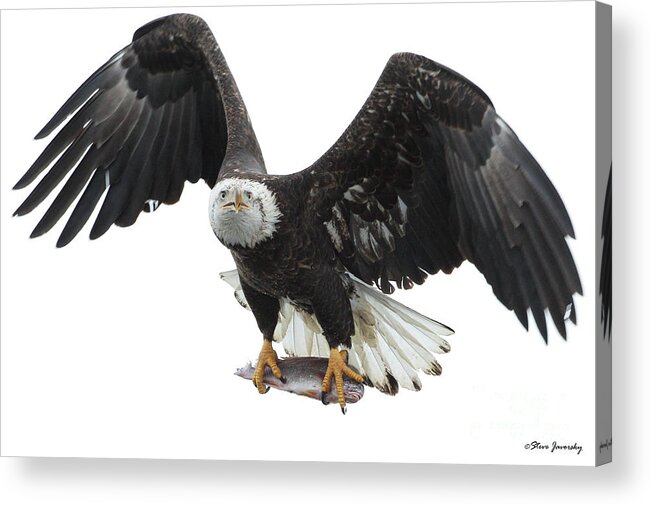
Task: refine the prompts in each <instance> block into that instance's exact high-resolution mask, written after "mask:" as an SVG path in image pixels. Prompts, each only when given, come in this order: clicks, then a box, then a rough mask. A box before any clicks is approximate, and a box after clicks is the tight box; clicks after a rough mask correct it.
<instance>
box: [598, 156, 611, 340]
mask: <svg viewBox="0 0 651 506" xmlns="http://www.w3.org/2000/svg"><path fill="white" fill-rule="evenodd" d="M601 240H602V241H603V250H602V254H601V273H600V276H599V293H600V294H601V326H602V328H603V331H604V337H606V334H608V339H610V336H611V334H612V327H613V308H612V304H613V167H612V165H611V166H610V172H609V173H608V184H607V186H606V196H605V199H604V215H603V219H602V221H601Z"/></svg>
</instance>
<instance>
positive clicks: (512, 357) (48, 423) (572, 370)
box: [2, 2, 595, 465]
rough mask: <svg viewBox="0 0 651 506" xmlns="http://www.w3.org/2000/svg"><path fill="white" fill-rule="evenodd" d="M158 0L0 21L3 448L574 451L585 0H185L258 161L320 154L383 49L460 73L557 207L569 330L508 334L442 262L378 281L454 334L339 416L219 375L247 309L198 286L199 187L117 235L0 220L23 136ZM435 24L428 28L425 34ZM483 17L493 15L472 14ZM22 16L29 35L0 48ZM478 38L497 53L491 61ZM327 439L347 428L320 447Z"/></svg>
mask: <svg viewBox="0 0 651 506" xmlns="http://www.w3.org/2000/svg"><path fill="white" fill-rule="evenodd" d="M168 12H169V10H165V11H152V10H150V9H144V10H136V9H130V10H126V11H123V10H116V9H113V10H82V11H80V10H77V11H71V10H60V11H40V12H35V11H20V12H16V11H14V12H7V13H5V14H4V16H3V34H2V35H3V40H4V41H6V42H5V43H4V44H3V104H2V109H3V115H2V121H3V126H4V128H3V146H5V148H4V149H3V153H2V154H3V159H2V166H3V168H5V169H4V170H3V171H2V188H3V189H4V190H5V191H4V193H3V197H5V198H4V199H3V202H2V231H3V232H2V280H3V281H2V304H3V307H2V312H3V319H2V336H3V349H2V351H3V363H2V365H3V377H2V379H3V385H2V388H3V390H2V394H3V418H2V423H3V432H2V446H3V454H5V455H18V456H25V455H26V456H90V457H150V458H151V457H153V458H157V457H167V458H222V459H247V460H248V459H256V460H257V459H266V458H274V459H279V460H295V459H296V460H333V461H338V460H345V461H387V462H396V461H403V462H454V463H457V462H458V463H467V462H473V463H477V462H479V463H502V464H503V463H545V464H560V463H566V464H571V465H579V464H583V465H585V464H590V463H592V462H594V441H595V436H594V387H593V385H594V351H593V346H594V344H593V343H594V335H595V334H594V318H593V317H592V316H591V314H592V309H593V302H592V301H593V300H594V296H595V288H594V279H593V276H591V274H592V273H593V272H594V235H593V234H594V194H595V191H594V178H593V176H592V175H591V173H592V171H593V167H594V134H593V132H594V91H593V90H594V29H593V27H594V9H593V7H592V5H591V4H587V3H581V2H579V3H570V4H560V3H556V4H544V3H535V4H520V5H513V4H506V3H502V4H495V5H472V4H465V5H426V6H416V5H412V6H404V5H403V6H397V5H393V6H339V7H336V6H314V7H293V8H292V7H266V8H265V7H260V8H239V7H233V8H219V9H208V10H203V11H202V10H195V9H193V12H196V13H197V14H199V15H201V16H202V17H204V19H206V20H207V21H208V23H209V24H210V26H211V28H212V30H213V31H214V33H215V34H217V38H218V40H219V41H220V44H221V47H222V50H223V52H224V54H225V55H226V58H227V60H228V62H229V64H230V66H231V70H232V72H233V74H234V75H235V76H236V79H237V81H238V83H239V86H240V88H241V92H242V95H243V97H244V100H245V102H246V104H247V107H248V108H249V110H250V114H251V118H252V121H253V124H254V125H255V127H256V130H257V133H258V136H259V138H260V142H261V147H262V151H263V153H264V154H265V156H266V159H267V165H268V168H269V170H270V171H271V172H276V173H277V172H281V173H282V172H285V173H287V172H293V171H296V170H300V169H302V168H304V167H306V166H308V165H309V164H310V163H311V162H312V161H313V160H314V159H315V158H316V157H318V156H320V155H321V154H322V153H323V152H324V151H325V150H326V149H327V148H328V147H329V146H330V145H331V144H332V143H333V142H334V141H335V140H336V138H337V137H338V136H339V135H340V134H341V132H343V130H344V129H345V127H346V126H347V124H348V123H349V122H350V120H351V119H352V117H353V116H354V115H355V114H356V113H357V111H358V109H359V107H360V106H361V104H362V103H363V102H364V100H365V99H366V97H367V95H368V93H369V92H370V89H371V88H372V86H373V85H374V83H375V81H376V80H377V78H378V76H379V75H380V72H381V70H382V68H383V67H384V65H385V63H386V60H387V59H388V57H389V56H390V55H391V54H392V53H394V52H396V51H399V50H409V51H412V52H415V53H420V54H425V55H430V56H432V57H436V58H437V59H438V60H439V61H441V62H443V63H445V64H448V65H450V66H453V67H454V68H455V69H457V70H458V71H459V72H461V73H463V74H466V75H468V76H470V77H471V79H472V80H473V81H475V82H476V83H480V85H481V86H482V87H483V89H484V90H485V91H486V93H487V94H488V95H489V96H490V97H492V100H493V102H494V103H495V105H496V108H497V110H498V112H499V113H501V114H502V115H503V117H504V118H505V119H506V121H507V122H509V123H510V124H511V125H512V127H513V128H514V130H515V131H516V132H518V134H519V135H520V138H521V139H522V141H523V142H524V143H525V145H526V146H527V147H528V148H529V149H530V150H531V151H532V152H533V153H534V155H535V156H536V157H537V158H538V160H539V162H540V164H541V165H542V166H543V167H546V168H547V173H548V175H549V177H550V178H551V180H552V181H553V182H554V184H555V185H556V186H557V188H558V190H559V192H560V194H561V196H562V198H563V199H564V201H565V203H566V206H567V207H568V209H569V212H570V216H571V218H572V220H573V224H574V227H575V231H576V235H577V237H578V240H577V241H572V242H571V248H572V250H573V252H574V255H575V258H576V263H577V265H578V267H579V271H580V275H581V277H582V281H583V288H584V297H577V301H576V305H577V313H578V315H579V316H578V318H579V326H578V327H574V326H573V325H571V326H570V327H569V328H568V333H569V340H568V342H564V341H563V340H562V339H561V338H560V337H559V335H558V334H557V333H556V331H555V330H551V332H550V336H549V337H550V342H549V345H545V344H544V341H543V340H542V338H541V336H540V335H539V334H538V332H537V330H536V331H533V332H530V333H529V334H527V332H526V330H525V329H524V328H522V326H521V325H520V323H519V322H518V320H517V319H516V318H515V315H513V314H509V312H508V311H506V310H505V309H504V308H503V307H502V306H501V304H500V303H499V302H498V301H497V300H496V299H495V297H494V295H493V293H492V290H491V288H490V287H489V286H488V285H487V284H486V283H485V281H484V280H483V277H482V276H481V275H480V274H479V273H478V272H477V271H476V269H475V268H474V267H472V266H471V265H470V264H468V265H464V267H463V269H460V271H459V272H456V273H454V274H453V275H451V276H441V275H439V276H436V277H434V278H433V279H431V280H429V282H428V283H426V284H425V285H424V286H423V287H418V288H416V289H414V290H411V291H409V292H406V293H399V294H397V295H396V296H397V297H399V298H400V299H401V300H403V301H404V302H405V303H407V304H408V305H409V306H411V307H414V308H417V309H419V310H420V311H422V312H424V313H426V314H428V315H431V316H432V317H434V318H436V319H439V320H441V321H443V322H444V323H446V324H448V325H450V326H452V327H453V328H454V329H455V330H456V334H455V335H454V336H452V337H450V339H449V340H450V342H451V345H452V349H453V351H452V352H451V353H450V354H449V355H448V356H445V357H442V358H441V359H440V361H441V362H442V364H443V368H444V374H443V375H442V376H441V377H440V378H426V379H425V380H424V381H425V385H424V388H423V391H421V392H419V393H418V394H413V393H411V392H404V393H401V394H400V395H398V396H397V397H395V398H390V397H387V396H384V395H380V394H379V393H378V392H377V391H368V392H367V394H366V398H365V399H364V401H363V402H362V403H360V404H359V405H358V406H352V407H351V408H350V414H349V415H348V416H346V417H343V416H341V414H340V413H339V410H338V409H337V408H336V406H331V407H330V408H329V409H326V408H324V407H323V406H322V405H320V404H319V403H318V402H313V401H309V400H306V399H300V398H298V397H295V396H289V395H287V394H279V393H277V392H271V393H270V394H269V395H267V396H265V397H260V396H259V395H258V394H257V393H256V392H255V389H254V388H253V386H252V385H251V383H250V382H244V381H242V380H241V379H240V378H238V377H235V376H234V375H233V371H234V370H235V369H236V368H237V367H239V366H241V365H243V364H244V363H245V362H246V361H247V360H248V359H252V358H255V357H256V355H257V352H258V350H259V348H260V344H261V338H260V335H259V332H258V331H257V327H256V325H255V321H254V319H253V317H252V315H251V314H248V313H246V312H245V311H243V310H242V309H241V308H240V307H239V306H238V305H237V303H236V301H235V299H234V298H233V296H232V289H230V288H229V287H228V286H227V285H225V284H224V283H222V282H220V281H219V280H218V276H217V274H218V272H219V271H220V270H228V269H231V268H232V266H233V263H232V261H231V260H230V256H229V254H228V252H227V251H226V250H225V249H224V248H223V247H221V245H220V244H219V243H218V242H217V241H216V240H215V238H214V236H213V234H212V231H211V230H210V227H209V225H208V220H207V213H206V208H207V195H208V190H207V187H205V185H203V184H202V185H195V186H192V187H189V188H188V189H187V190H188V191H187V193H186V194H185V195H184V196H183V199H182V202H181V203H180V204H179V205H178V206H176V205H175V206H173V207H164V208H163V209H162V210H161V212H157V213H155V214H153V215H145V216H142V217H141V219H140V220H139V221H138V223H137V224H136V225H135V226H134V227H132V228H129V229H127V230H120V229H116V230H111V231H109V233H107V234H106V236H104V237H102V239H100V240H98V241H94V242H91V241H89V240H88V239H87V238H86V237H81V238H80V239H79V240H78V241H75V242H74V243H73V244H72V245H71V247H69V248H68V247H67V248H65V249H60V250H55V249H54V247H53V244H54V242H55V240H56V237H55V236H54V235H48V236H44V237H42V238H40V239H39V240H29V239H28V235H29V231H30V230H31V228H32V227H33V226H34V224H35V223H36V222H37V221H38V219H39V216H38V215H37V213H34V214H32V215H30V216H29V217H26V218H20V219H17V218H12V217H11V213H12V211H13V210H14V209H15V208H16V207H17V206H18V204H19V203H20V201H21V200H22V199H24V198H25V197H26V195H27V192H25V191H22V192H11V191H10V188H11V185H12V183H14V182H15V180H17V179H18V178H19V177H20V175H21V173H22V172H23V171H24V170H25V169H26V167H27V166H28V164H29V163H31V161H32V160H33V159H34V158H35V157H36V156H37V155H38V153H39V152H40V150H42V149H43V147H44V142H40V143H37V142H34V141H32V140H31V137H32V134H33V132H34V131H35V130H37V129H38V128H39V127H40V123H42V122H43V121H44V120H46V119H47V118H48V117H49V115H50V114H51V111H52V110H53V109H54V108H57V107H59V105H60V104H61V103H63V101H64V100H65V99H66V97H67V96H68V95H69V94H70V93H71V91H72V90H71V88H72V87H75V86H77V85H78V84H79V83H80V82H82V80H83V78H84V76H85V75H89V74H90V73H91V72H92V71H93V70H94V68H96V67H97V66H99V65H100V64H101V63H103V61H104V60H105V59H107V58H108V57H109V56H110V55H111V54H112V53H113V52H115V51H117V50H118V49H119V48H120V47H121V46H122V45H123V44H124V42H125V41H128V40H129V36H130V33H131V32H132V31H133V30H134V27H139V26H141V25H142V24H144V23H146V22H147V21H148V20H150V19H153V18H156V17H158V16H161V15H164V14H166V13H168ZM369 20H372V21H371V22H369ZM415 20H416V21H415ZM436 20H441V26H438V27H437V28H436V30H432V26H431V25H432V23H433V22H436ZM487 24H488V25H494V26H493V28H491V29H490V30H488V31H486V29H485V26H486V25H487ZM115 26H120V29H119V30H116V29H114V28H113V27H115ZM55 27H56V29H53V28H55ZM243 27H246V29H243ZM547 27H553V29H554V32H555V37H554V39H553V40H551V41H550V40H548V39H547V38H546V37H545V34H546V33H547V31H548V28H547ZM460 30H463V31H464V32H467V33H468V35H467V36H466V37H465V38H464V39H465V40H464V43H463V44H458V43H450V41H453V40H455V38H456V37H458V36H459V35H458V34H459V31H460ZM28 32H31V33H35V34H38V36H37V37H34V38H24V39H23V40H24V41H25V42H24V43H23V44H12V42H13V41H18V40H21V36H23V37H24V35H25V34H26V33H28ZM334 32H336V35H334ZM55 33H61V34H62V35H61V36H59V37H55V36H54V34H55ZM474 34H477V35H474ZM48 39H49V40H51V42H50V43H49V44H48V45H47V54H43V46H42V44H41V42H42V41H44V40H48ZM487 39H488V40H490V45H488V46H487V45H486V40H487ZM79 40H82V41H84V42H83V43H82V44H79V43H78V41H79ZM95 40H99V41H101V43H100V44H98V45H97V46H96V45H95V44H94V41H95ZM301 41H302V42H301ZM515 41H518V42H517V43H515ZM35 42H36V43H35ZM491 46H494V47H497V48H500V47H509V46H512V49H511V50H509V52H508V53H507V54H506V55H502V56H501V57H500V58H492V54H493V50H492V48H491ZM72 48H75V49H74V51H73V53H71V49H72ZM64 55H65V56H64ZM97 55H101V56H99V57H98V56H97ZM26 61H28V62H38V63H37V65H31V66H27V67H26V66H25V62H26ZM42 61H45V62H46V63H44V64H41V63H40V62H42ZM62 63H63V65H62ZM73 63H74V65H73ZM73 66H74V67H75V70H74V71H73V72H71V74H72V75H66V73H67V69H68V68H69V67H73ZM540 69H543V70H542V72H541V70H540ZM561 76H562V77H561ZM14 97H18V98H19V99H18V100H17V99H16V98H14ZM32 97H34V99H32ZM27 102H28V103H29V109H28V110H29V113H28V114H26V113H25V106H26V103H27ZM560 114H564V115H565V119H564V121H562V122H559V120H558V118H559V115H560ZM53 198H54V195H52V196H51V198H50V199H49V200H52V199H53ZM42 212H43V211H42V210H40V209H39V214H41V213H42ZM61 228H62V224H61V225H60V226H59V227H57V228H56V232H57V233H58V231H60V230H61ZM87 233H88V232H87V231H84V233H83V235H87ZM533 326H534V325H533V321H532V327H533ZM550 326H551V320H550ZM268 419H269V420H273V423H272V426H271V427H270V426H269V423H268V422H267V420H268ZM333 433H334V434H340V433H341V434H345V433H350V434H351V436H350V437H347V438H346V440H345V444H343V445H341V446H339V445H333V444H332V441H331V437H332V435H333ZM276 440H283V441H284V444H283V445H282V446H281V447H279V448H277V449H276V450H273V451H270V448H269V446H268V444H267V443H268V442H269V441H276ZM534 440H537V441H541V442H543V443H547V444H550V445H551V444H552V442H553V441H558V442H559V444H565V445H572V444H574V443H577V444H578V445H581V446H582V447H583V451H582V452H581V453H580V454H578V455H577V454H576V452H569V453H568V452H565V453H554V454H552V453H551V452H547V451H526V450H525V449H524V445H525V444H526V443H528V442H531V441H534ZM308 441H309V444H305V442H308Z"/></svg>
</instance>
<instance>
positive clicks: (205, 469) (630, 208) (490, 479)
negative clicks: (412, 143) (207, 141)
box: [0, 2, 649, 504]
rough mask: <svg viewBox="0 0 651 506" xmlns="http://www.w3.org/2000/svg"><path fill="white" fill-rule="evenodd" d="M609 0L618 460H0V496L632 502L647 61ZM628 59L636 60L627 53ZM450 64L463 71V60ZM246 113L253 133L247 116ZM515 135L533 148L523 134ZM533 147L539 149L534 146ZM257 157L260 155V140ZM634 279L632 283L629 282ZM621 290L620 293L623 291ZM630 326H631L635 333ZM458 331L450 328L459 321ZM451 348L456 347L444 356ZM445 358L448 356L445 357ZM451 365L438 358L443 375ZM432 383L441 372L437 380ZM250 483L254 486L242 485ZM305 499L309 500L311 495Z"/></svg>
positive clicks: (641, 349)
mask: <svg viewBox="0 0 651 506" xmlns="http://www.w3.org/2000/svg"><path fill="white" fill-rule="evenodd" d="M620 5H621V7H620ZM615 8H616V9H615V18H614V20H615V21H614V56H615V58H614V60H615V63H614V70H615V77H614V93H615V102H614V108H613V109H614V120H615V127H614V141H615V160H616V167H617V160H619V164H620V165H621V169H620V170H619V172H618V176H619V177H618V178H617V181H619V183H616V185H615V203H616V204H615V205H616V207H617V211H618V212H617V214H616V215H615V222H616V223H615V228H616V234H615V237H616V238H617V240H616V241H615V244H616V246H615V273H616V275H615V297H616V299H618V300H619V301H620V302H619V304H618V305H617V309H616V310H617V311H618V314H619V315H620V316H619V318H617V319H616V323H615V335H616V336H622V337H621V338H620V339H619V340H615V342H614V343H615V346H616V354H615V368H614V369H615V370H614V372H615V378H614V385H615V393H616V397H615V412H614V418H615V434H616V460H617V464H616V465H613V466H607V467H605V468H601V469H598V470H592V469H567V468H513V467H490V468H489V467H472V466H462V467H459V466H414V465H411V466H395V465H385V466H378V465H375V466H360V465H342V464H338V465H326V464H309V465H300V464H289V463H277V464H268V463H232V462H221V463H220V462H154V461H149V462H146V461H106V460H94V461H88V460H76V459H73V460H61V459H48V460H38V459H22V460H21V459H3V461H2V466H3V467H2V475H1V476H2V479H3V482H2V486H1V487H0V494H3V496H2V498H3V499H7V500H9V501H10V502H9V503H11V504H18V503H25V504H37V503H40V502H43V501H45V500H47V501H48V502H49V503H58V502H59V501H61V502H63V503H66V504H81V503H88V502H90V501H91V500H92V501H93V502H98V501H101V500H102V499H103V500H104V501H106V503H107V504H114V503H116V502H120V503H132V504H143V503H147V502H150V501H156V502H157V503H159V504H166V503H167V504H178V503H179V502H181V501H182V499H181V498H183V497H185V499H183V502H189V498H188V497H186V494H190V493H191V494H192V498H193V499H194V502H196V501H197V500H201V501H202V502H203V501H205V502H207V501H209V500H212V501H214V499H215V498H217V497H219V496H222V497H229V498H230V499H231V500H233V499H235V498H240V497H242V496H244V498H245V499H246V500H251V499H253V500H255V499H256V498H261V497H263V495H262V494H263V493H264V490H265V489H267V490H268V491H271V492H272V493H278V494H282V498H283V500H284V501H285V502H287V503H289V504H292V503H298V500H297V498H298V497H299V496H306V494H308V493H310V492H312V493H314V491H315V490H319V493H317V494H316V501H315V502H317V503H318V502H319V500H324V499H326V495H325V494H322V493H321V492H320V491H321V490H323V488H324V487H323V484H324V483H327V484H328V485H335V484H336V483H335V480H337V479H338V477H340V476H346V478H345V480H346V484H345V486H344V488H343V489H342V490H343V491H344V492H345V493H346V495H347V499H352V498H356V499H358V500H361V499H362V498H363V497H365V496H366V495H368V494H372V495H381V496H382V497H383V499H384V501H385V502H386V503H389V502H393V501H395V500H396V499H398V498H402V497H404V494H405V493H406V491H409V493H410V494H412V496H413V497H414V498H415V499H416V498H426V499H429V500H442V501H443V500H447V501H450V500H453V499H457V500H460V499H461V498H465V499H466V500H468V501H469V503H473V502H475V501H477V500H479V499H481V500H483V501H491V499H497V498H498V497H499V501H500V503H502V504H514V503H518V504H519V503H521V501H523V500H524V501H527V502H528V503H533V504H538V503H541V504H542V503H543V502H548V501H549V500H558V499H559V498H562V499H561V500H560V502H561V503H564V502H570V500H572V501H576V500H590V501H591V502H593V503H606V501H608V502H611V501H612V500H613V499H614V498H615V497H617V499H619V500H623V502H626V503H638V502H640V501H641V500H642V499H641V496H640V495H639V494H640V493H642V494H644V493H645V491H646V488H645V483H644V482H643V478H644V477H645V476H648V471H646V472H645V469H644V462H645V458H646V454H645V450H648V437H647V435H646V434H645V433H644V431H643V427H645V426H648V422H649V420H648V411H647V410H648V405H647V404H646V403H647V399H648V395H646V396H643V395H642V391H641V388H640V386H641V385H643V384H645V380H646V382H647V383H648V375H647V374H645V369H644V368H643V364H644V361H645V357H646V356H648V344H646V340H645V339H644V337H645V336H644V335H643V330H642V329H644V322H645V319H644V316H645V311H644V308H643V307H642V306H641V304H640V302H638V301H643V300H644V297H645V293H644V292H643V291H642V290H643V289H642V288H641V287H642V286H643V284H644V282H645V281H646V280H647V279H648V272H647V271H646V270H645V269H646V267H645V266H644V263H643V260H644V259H645V258H646V257H647V256H648V250H647V249H646V244H643V243H640V242H639V241H638V242H635V241H634V237H636V236H637V232H636V231H637V230H641V229H643V222H642V219H643V218H642V216H644V215H648V209H647V208H646V207H645V205H646V199H645V198H644V194H643V193H641V192H642V191H644V187H645V186H647V185H648V181H646V180H645V179H644V178H645V177H648V176H644V174H645V172H644V171H637V170H635V169H633V167H639V166H640V164H641V160H642V159H641V156H638V155H641V151H640V148H639V147H638V146H637V145H636V143H635V141H636V140H641V138H639V134H636V132H637V131H639V132H644V123H642V121H643V119H642V114H641V113H643V112H646V111H647V110H648V104H647V103H646V102H644V101H643V98H642V93H641V90H643V89H647V88H648V84H649V83H648V79H647V77H648V76H647V74H646V71H647V69H646V68H644V67H639V66H638V65H641V54H642V53H641V51H642V30H641V27H642V26H643V23H644V22H645V21H646V20H645V19H644V16H643V15H642V13H640V12H636V11H635V10H634V8H633V7H628V5H627V4H624V3H623V2H616V4H615ZM638 27H639V28H638ZM636 28H638V29H637V30H636ZM222 45H224V44H223V42H222ZM647 47H648V41H647ZM638 56H639V57H640V58H639V60H640V62H638V61H637V60H636V57H638ZM439 59H441V58H439ZM231 65H232V66H233V63H231ZM460 70H461V71H462V72H463V69H460ZM640 70H641V72H640ZM618 74H619V75H618ZM473 78H474V76H473ZM476 80H477V81H478V82H479V80H478V79H476ZM240 84H241V85H242V83H240ZM481 84H482V86H484V88H485V89H486V90H487V91H488V92H489V94H491V96H492V97H493V99H494V101H495V102H496V104H497V106H498V110H499V111H500V112H501V113H502V114H503V115H504V116H505V117H506V118H507V120H508V121H510V122H511V124H512V125H513V126H514V128H515V129H516V131H518V132H519V133H520V134H521V135H522V136H523V137H524V135H523V134H522V132H521V131H520V129H519V127H518V124H517V123H516V121H515V120H514V119H513V118H512V116H511V115H510V114H511V113H509V114H508V115H507V113H506V112H505V111H504V109H503V107H501V106H500V102H499V101H498V99H497V97H495V94H494V93H493V92H492V91H491V90H490V89H488V87H487V86H485V85H484V83H483V81H482V82H481ZM250 107H252V106H251V105H250ZM645 107H647V108H646V109H645ZM3 115H4V113H3ZM638 115H639V117H638ZM254 121H255V122H256V127H257V129H258V131H259V130H260V126H259V125H258V120H257V119H256V118H255V117H254ZM3 126H4V125H3ZM39 126H40V125H39ZM525 140H526V142H527V144H528V145H530V146H531V143H530V141H529V139H526V138H525ZM531 142H533V141H531ZM263 147H264V146H263ZM640 147H642V143H640ZM532 151H534V153H536V155H537V156H538V157H539V158H540V155H539V153H538V152H537V151H536V150H534V148H533V147H532ZM266 154H267V158H268V159H269V158H270V154H269V152H268V149H267V151H266ZM269 161H270V160H269ZM3 170H4V169H3ZM634 177H635V178H636V179H633V178H634ZM638 192H640V193H638ZM157 220H158V219H157ZM157 220H152V222H151V223H150V224H148V225H150V226H153V224H154V222H155V221H157ZM622 280H623V281H622ZM638 280H641V282H640V283H635V281H638ZM638 287H639V288H638ZM625 293H627V294H629V295H628V296H626V297H625V298H624V297H623V295H624V294H625ZM507 316H509V317H511V316H510V315H507ZM439 317H440V316H439ZM511 318H512V317H511ZM441 319H442V320H443V318H441ZM444 321H445V320H444ZM635 329H639V330H638V332H637V335H636V332H635ZM457 331H458V333H459V332H460V331H459V326H458V325H457ZM529 337H533V336H529ZM616 339H617V338H616ZM457 349H458V346H457V347H456V348H455V351H454V353H456V352H457ZM452 356H453V355H452V354H451V355H450V356H448V357H446V361H447V360H450V358H451V357H452ZM445 365H446V362H444V366H445ZM449 369H450V367H449V366H448V367H447V368H446V372H445V374H448V372H449ZM440 380H443V378H440V379H439V380H436V381H440ZM422 393H423V392H421V394H422ZM421 394H419V395H421ZM278 399H280V397H279V396H278ZM370 400H371V399H370V397H369V398H368V399H365V400H364V401H363V402H364V403H365V404H370ZM307 402H309V401H305V403H307ZM305 403H304V404H305ZM268 404H270V403H268ZM274 404H275V401H274ZM361 406H362V405H361V404H360V406H359V407H361ZM647 469H648V468H647ZM254 480H257V483H258V484H259V486H257V487H255V488H252V487H251V485H252V484H253V483H255V481H254ZM288 484H291V486H288ZM473 485H475V487H473ZM636 494H637V495H636ZM309 497H310V498H311V499H314V496H313V495H310V496H309ZM104 498H105V499H104ZM636 498H637V499H636ZM455 502H456V501H455Z"/></svg>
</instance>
